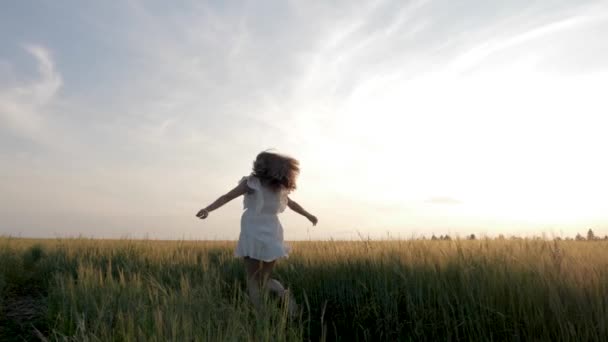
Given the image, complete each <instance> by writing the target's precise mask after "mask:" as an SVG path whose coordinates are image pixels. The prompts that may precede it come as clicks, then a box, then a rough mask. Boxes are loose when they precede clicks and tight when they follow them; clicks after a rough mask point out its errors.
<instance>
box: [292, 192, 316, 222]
mask: <svg viewBox="0 0 608 342" xmlns="http://www.w3.org/2000/svg"><path fill="white" fill-rule="evenodd" d="M287 206H288V207H289V209H291V210H293V211H295V212H296V213H298V214H300V215H302V216H304V217H306V218H307V219H308V220H309V221H310V222H311V223H312V225H313V226H316V225H317V222H319V220H318V219H317V217H316V216H315V215H313V214H311V213H309V212H308V211H306V210H305V209H304V208H302V206H301V205H299V204H298V202H296V201H294V200H292V199H291V198H289V197H287Z"/></svg>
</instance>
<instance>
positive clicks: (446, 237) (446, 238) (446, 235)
mask: <svg viewBox="0 0 608 342" xmlns="http://www.w3.org/2000/svg"><path fill="white" fill-rule="evenodd" d="M443 240H446V241H450V240H452V238H451V237H450V236H449V235H448V234H445V236H444V237H443Z"/></svg>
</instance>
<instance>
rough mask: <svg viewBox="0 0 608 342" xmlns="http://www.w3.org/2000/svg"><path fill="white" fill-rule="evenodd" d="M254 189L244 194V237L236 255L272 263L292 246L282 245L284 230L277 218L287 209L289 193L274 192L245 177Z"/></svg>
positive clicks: (255, 178)
mask: <svg viewBox="0 0 608 342" xmlns="http://www.w3.org/2000/svg"><path fill="white" fill-rule="evenodd" d="M241 182H247V186H248V187H249V188H250V189H252V192H251V193H248V194H245V199H244V200H243V206H244V208H245V211H244V212H243V216H242V217H241V234H240V236H239V242H238V244H237V247H236V250H235V251H234V254H235V255H236V256H238V257H246V256H247V257H250V258H253V259H257V260H263V261H272V260H276V259H278V258H281V257H286V256H288V254H289V246H287V245H285V243H284V242H283V226H282V225H281V221H279V217H278V214H279V213H282V212H283V211H284V210H285V208H286V207H287V191H285V190H280V191H277V192H275V191H273V190H272V189H269V188H267V187H265V186H263V185H262V183H261V182H260V180H259V179H258V178H257V177H255V176H253V175H250V176H247V177H243V179H241V181H240V182H239V183H241Z"/></svg>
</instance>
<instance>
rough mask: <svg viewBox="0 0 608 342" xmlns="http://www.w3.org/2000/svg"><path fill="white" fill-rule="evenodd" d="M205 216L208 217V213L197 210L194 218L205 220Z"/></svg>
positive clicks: (204, 210) (203, 210)
mask: <svg viewBox="0 0 608 342" xmlns="http://www.w3.org/2000/svg"><path fill="white" fill-rule="evenodd" d="M207 216H209V211H208V210H207V209H205V208H203V209H201V210H199V212H198V213H197V214H196V217H198V218H200V219H201V220H204V219H206V218H207Z"/></svg>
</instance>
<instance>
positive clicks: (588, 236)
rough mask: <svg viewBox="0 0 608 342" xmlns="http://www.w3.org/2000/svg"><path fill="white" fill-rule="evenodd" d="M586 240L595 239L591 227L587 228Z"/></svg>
mask: <svg viewBox="0 0 608 342" xmlns="http://www.w3.org/2000/svg"><path fill="white" fill-rule="evenodd" d="M587 240H589V241H593V240H595V233H594V232H593V229H589V230H588V231H587Z"/></svg>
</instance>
